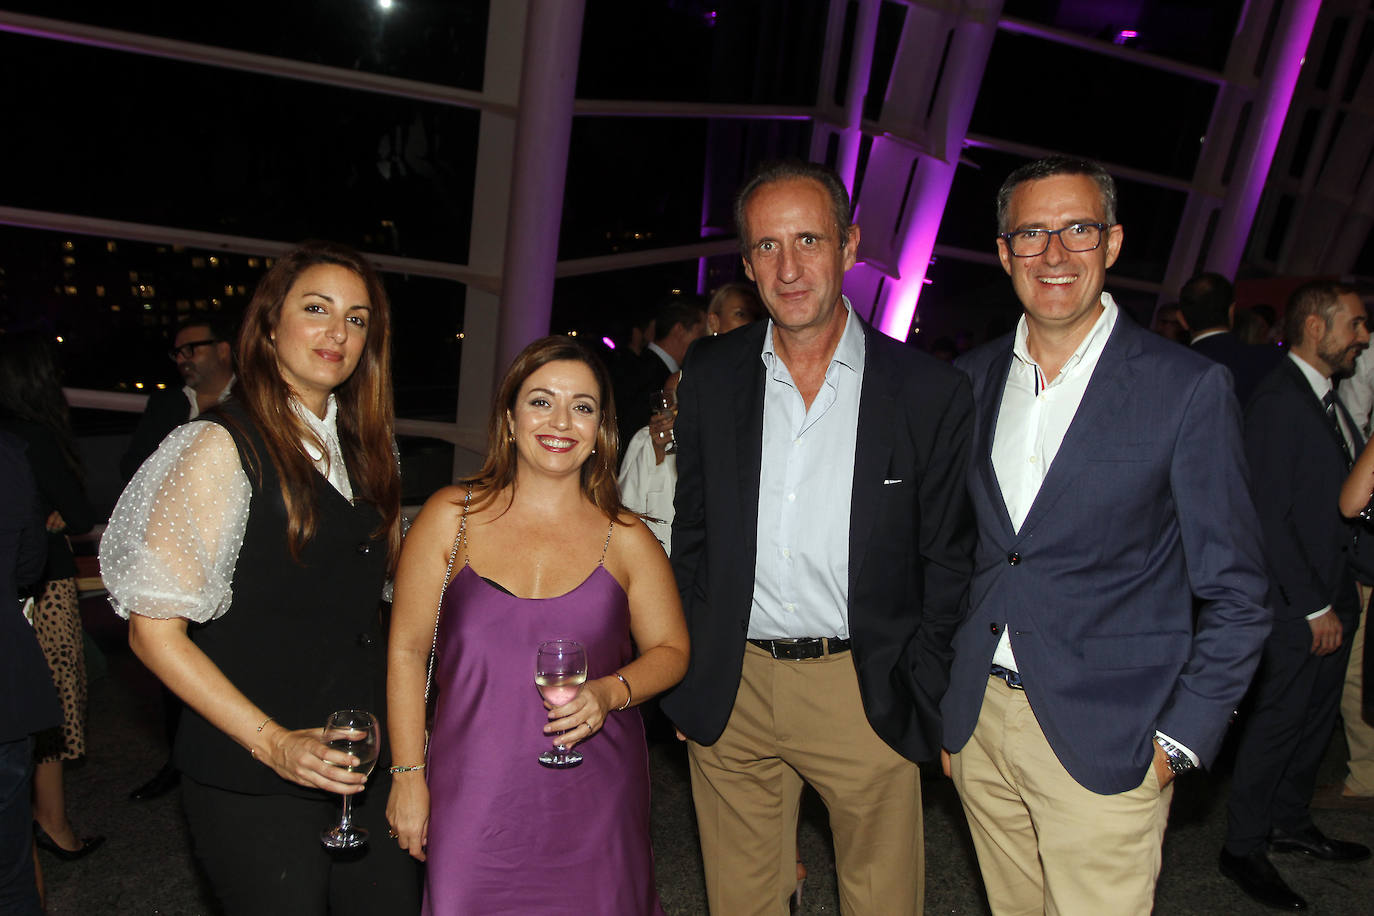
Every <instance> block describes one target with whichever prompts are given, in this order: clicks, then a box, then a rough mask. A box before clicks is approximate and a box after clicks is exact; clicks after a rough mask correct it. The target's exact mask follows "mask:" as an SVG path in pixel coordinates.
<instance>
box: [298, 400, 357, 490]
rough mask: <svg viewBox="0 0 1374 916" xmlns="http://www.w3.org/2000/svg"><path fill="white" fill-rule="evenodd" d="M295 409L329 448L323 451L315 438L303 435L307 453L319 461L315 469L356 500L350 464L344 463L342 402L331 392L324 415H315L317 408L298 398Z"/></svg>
mask: <svg viewBox="0 0 1374 916" xmlns="http://www.w3.org/2000/svg"><path fill="white" fill-rule="evenodd" d="M291 409H292V410H293V411H295V413H296V416H298V417H300V418H301V420H302V421H304V423H305V425H306V427H308V428H309V429H310V431H311V432H312V433H314V434H315V436H316V437H318V438H319V441H320V442H321V443H323V444H324V449H325V450H324V451H323V452H321V451H320V449H319V447H318V445H317V444H316V443H315V442H314V441H312V439H311V437H309V436H303V437H302V438H301V446H302V447H303V448H304V449H305V453H306V454H307V455H309V456H310V460H311V461H313V462H314V463H315V469H316V470H317V471H319V472H320V473H321V474H322V475H324V477H325V478H326V479H328V481H329V482H330V484H332V485H333V487H334V489H336V490H338V491H339V492H340V493H342V494H343V495H344V496H345V497H346V498H348V499H352V498H353V487H352V485H351V484H350V483H349V480H348V467H347V465H346V464H345V463H344V459H343V449H342V448H341V447H340V445H339V429H338V417H339V402H338V401H337V400H335V398H334V395H332V394H331V395H330V396H329V398H328V399H327V400H326V401H325V402H324V416H323V417H317V416H315V412H314V411H312V410H311V409H310V408H308V407H306V406H305V405H304V404H302V403H301V402H300V401H298V400H296V399H295V398H292V399H291Z"/></svg>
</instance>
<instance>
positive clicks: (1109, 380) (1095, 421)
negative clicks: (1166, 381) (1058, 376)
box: [1018, 315, 1148, 537]
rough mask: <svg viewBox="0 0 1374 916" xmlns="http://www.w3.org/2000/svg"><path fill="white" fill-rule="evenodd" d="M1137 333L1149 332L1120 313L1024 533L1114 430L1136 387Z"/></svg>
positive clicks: (1033, 507)
mask: <svg viewBox="0 0 1374 916" xmlns="http://www.w3.org/2000/svg"><path fill="white" fill-rule="evenodd" d="M1137 333H1141V334H1143V333H1148V332H1146V331H1142V330H1140V329H1139V328H1137V327H1136V326H1135V325H1134V324H1132V323H1131V321H1130V319H1129V318H1127V317H1126V316H1124V315H1118V316H1117V319H1116V327H1115V328H1113V329H1112V334H1111V336H1110V337H1109V338H1108V339H1107V345H1106V346H1105V347H1104V348H1103V349H1102V355H1101V356H1100V357H1099V358H1098V360H1097V366H1095V367H1094V369H1093V376H1092V378H1091V379H1090V380H1089V381H1088V387H1087V388H1086V389H1085V390H1084V392H1083V400H1082V401H1080V402H1079V404H1078V410H1077V411H1076V412H1075V413H1074V417H1073V420H1072V421H1071V422H1070V423H1069V428H1068V430H1067V431H1066V432H1065V433H1064V441H1063V442H1062V443H1061V444H1060V446H1059V451H1058V452H1056V453H1055V456H1054V462H1053V463H1052V464H1051V465H1050V470H1049V473H1047V474H1046V475H1045V479H1044V481H1043V482H1042V483H1041V484H1040V490H1039V492H1038V493H1036V494H1035V501H1034V502H1033V503H1031V508H1030V512H1029V513H1027V515H1026V520H1025V522H1024V523H1022V525H1021V530H1020V532H1018V536H1019V537H1025V536H1026V534H1028V533H1029V532H1030V531H1032V530H1033V529H1034V528H1035V526H1036V525H1037V524H1039V523H1040V520H1041V519H1042V518H1044V517H1045V514H1046V513H1047V512H1049V509H1050V507H1051V506H1053V505H1054V504H1055V503H1056V502H1057V501H1058V500H1059V497H1060V496H1061V495H1063V492H1064V490H1065V488H1067V487H1068V486H1069V485H1070V484H1071V483H1072V482H1073V481H1074V480H1076V479H1077V478H1078V476H1079V474H1080V473H1082V471H1083V466H1084V464H1085V463H1086V462H1087V460H1088V457H1089V456H1091V455H1092V454H1094V451H1095V449H1093V447H1092V444H1093V443H1094V442H1095V441H1097V440H1099V439H1100V438H1101V437H1102V436H1103V431H1104V430H1110V429H1112V423H1111V422H1110V418H1111V417H1113V416H1116V415H1118V414H1119V412H1120V410H1121V406H1122V404H1123V403H1124V402H1125V400H1126V398H1127V397H1128V396H1129V395H1130V393H1131V390H1132V387H1133V386H1132V384H1131V381H1132V379H1133V378H1134V376H1135V369H1134V367H1133V365H1132V361H1133V360H1134V358H1135V356H1136V355H1137V354H1138V353H1139V352H1140V348H1139V346H1138V345H1137V344H1136V341H1135V340H1133V339H1132V338H1133V336H1134V335H1135V334H1137Z"/></svg>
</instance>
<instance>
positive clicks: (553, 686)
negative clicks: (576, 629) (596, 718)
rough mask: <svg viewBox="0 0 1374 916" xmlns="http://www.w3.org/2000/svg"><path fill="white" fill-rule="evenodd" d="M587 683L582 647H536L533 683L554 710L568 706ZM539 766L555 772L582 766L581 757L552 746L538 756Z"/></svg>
mask: <svg viewBox="0 0 1374 916" xmlns="http://www.w3.org/2000/svg"><path fill="white" fill-rule="evenodd" d="M586 681H587V650H586V649H584V648H582V644H581V643H578V642H573V641H572V640H571V639H555V640H553V641H552V642H542V643H540V644H539V653H538V654H537V655H536V656H535V660H534V683H535V685H536V686H537V687H538V688H539V693H540V694H541V695H542V696H543V697H544V699H545V700H547V701H548V702H549V703H551V704H553V705H554V706H555V707H558V706H562V705H563V704H564V703H571V702H572V698H573V697H575V696H577V692H578V691H579V690H581V689H582V685H583V684H584V683H586ZM539 762H540V763H542V764H543V765H544V766H546V767H553V768H555V769H562V768H564V767H575V766H577V765H578V764H579V763H581V762H582V755H581V754H580V753H578V752H577V751H576V750H571V751H570V750H568V749H567V748H565V747H564V746H563V745H561V744H554V746H553V747H552V748H550V749H549V750H547V751H545V752H544V753H542V754H540V755H539Z"/></svg>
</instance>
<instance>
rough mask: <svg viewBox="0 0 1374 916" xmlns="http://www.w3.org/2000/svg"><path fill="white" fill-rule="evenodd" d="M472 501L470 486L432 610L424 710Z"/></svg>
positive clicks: (427, 706) (470, 486)
mask: <svg viewBox="0 0 1374 916" xmlns="http://www.w3.org/2000/svg"><path fill="white" fill-rule="evenodd" d="M471 500H472V485H471V484H469V485H468V494H467V496H465V497H463V517H462V519H461V520H460V521H459V522H458V534H457V536H456V537H454V539H453V549H452V550H450V551H449V552H448V567H447V568H446V569H445V570H444V584H443V586H442V587H441V588H440V589H439V606H438V607H436V608H435V609H434V637H433V638H432V639H431V640H430V642H429V665H428V668H427V670H426V671H425V708H426V709H428V708H429V693H430V691H431V690H432V689H433V687H434V661H435V658H436V657H437V656H438V654H439V615H440V614H442V613H443V610H444V592H446V591H448V583H449V580H450V579H452V578H453V561H454V560H456V559H458V548H459V547H460V546H461V545H462V543H463V539H464V538H465V536H466V534H467V529H468V503H469V502H470V501H471ZM425 745H426V750H428V745H429V736H428V735H426V736H425Z"/></svg>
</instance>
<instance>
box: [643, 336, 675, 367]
mask: <svg viewBox="0 0 1374 916" xmlns="http://www.w3.org/2000/svg"><path fill="white" fill-rule="evenodd" d="M649 349H650V350H653V351H654V352H655V353H657V354H658V358H659V359H661V360H663V362H664V363H665V364H666V365H667V366H668V372H669V373H673V372H676V371H678V370H679V369H681V368H682V367H681V366H679V365H678V364H677V360H675V359H673V357H672V356H670V355H669V353H668V351H667V350H665V349H663V348H662V347H660V346H659V345H658V344H656V343H654V342H653V341H652V340H651V341H649Z"/></svg>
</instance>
